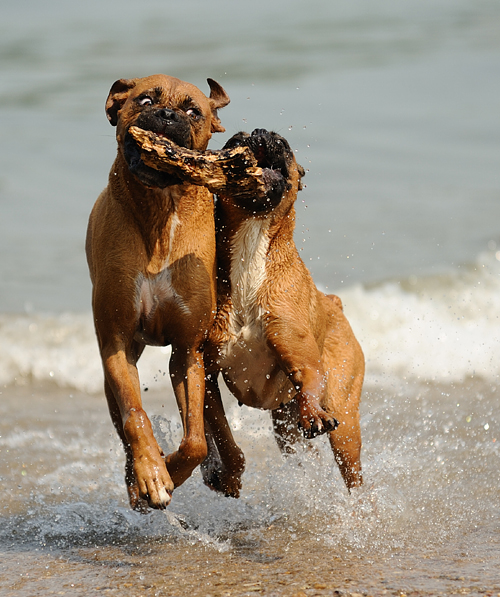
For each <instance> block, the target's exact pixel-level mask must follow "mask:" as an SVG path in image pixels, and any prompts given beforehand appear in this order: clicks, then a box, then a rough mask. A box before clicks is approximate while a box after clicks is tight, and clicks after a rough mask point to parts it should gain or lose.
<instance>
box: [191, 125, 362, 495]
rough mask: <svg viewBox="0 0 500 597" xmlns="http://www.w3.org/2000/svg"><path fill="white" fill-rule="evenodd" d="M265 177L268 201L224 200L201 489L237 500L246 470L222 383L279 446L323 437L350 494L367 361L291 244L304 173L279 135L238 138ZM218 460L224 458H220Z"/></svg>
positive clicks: (356, 473) (219, 209)
mask: <svg viewBox="0 0 500 597" xmlns="http://www.w3.org/2000/svg"><path fill="white" fill-rule="evenodd" d="M236 145H244V146H247V147H249V148H250V149H251V150H252V152H253V154H254V155H255V157H256V159H257V162H258V164H259V166H260V167H261V168H263V176H266V177H268V180H269V181H270V182H269V187H270V191H269V192H268V194H267V196H266V197H265V198H263V199H256V198H254V199H253V200H248V199H241V198H240V199H239V198H238V197H237V196H231V197H229V196H219V197H218V199H217V205H216V230H217V263H218V282H217V316H216V319H215V322H214V325H213V327H212V329H211V331H210V334H209V338H208V342H207V344H206V346H205V369H206V373H207V381H206V384H205V390H206V392H205V409H206V419H207V421H208V425H207V433H208V436H209V443H210V445H211V447H212V448H213V449H211V450H210V453H211V457H210V458H208V459H207V460H206V461H205V462H204V463H203V465H202V470H203V475H204V478H205V482H206V483H207V484H208V485H209V486H211V487H213V488H214V489H216V490H218V491H222V492H224V493H226V494H227V495H233V496H238V495H239V491H240V488H241V475H242V473H243V467H242V463H241V453H240V450H239V448H238V447H237V446H236V444H235V442H234V439H233V436H232V433H231V430H230V428H229V425H228V424H227V421H226V419H225V416H224V410H223V406H222V401H221V396H220V391H219V387H218V379H217V378H218V375H219V373H222V376H223V378H224V380H225V382H226V384H227V386H228V387H229V389H230V390H231V392H232V393H233V394H234V396H235V397H236V398H237V399H238V401H239V402H240V403H242V404H245V405H247V406H251V407H255V408H260V409H267V410H270V411H271V413H272V419H273V425H274V429H275V432H276V438H277V441H278V445H279V446H280V448H281V449H282V451H283V452H285V453H288V452H293V451H294V443H295V442H297V440H298V439H300V430H301V431H302V434H303V436H304V437H305V438H308V439H310V438H313V437H315V436H316V435H320V434H323V433H327V434H328V435H329V440H330V444H331V447H332V449H333V453H334V457H335V460H336V462H337V463H338V465H339V468H340V471H341V473H342V476H343V478H344V481H345V483H346V485H347V487H348V488H349V489H351V488H352V487H355V486H359V485H361V483H362V474H361V460H360V452H361V431H360V417H359V402H360V396H361V390H362V385H363V377H364V357H363V353H362V350H361V347H360V345H359V344H358V342H357V340H356V338H355V337H354V334H353V332H352V329H351V327H350V325H349V323H348V321H347V319H346V317H345V316H344V313H343V310H342V303H341V301H340V299H339V298H338V297H336V296H334V295H325V294H324V293H322V292H320V291H319V290H318V289H317V288H316V286H315V285H314V282H313V280H312V278H311V275H310V273H309V271H308V270H307V268H306V266H305V265H304V263H303V261H302V260H301V258H300V256H299V253H298V251H297V249H296V247H295V243H294V240H293V231H294V228H295V208H294V203H295V200H296V197H297V192H298V191H299V190H300V189H301V178H302V176H303V175H304V170H303V169H302V167H301V166H300V165H298V164H297V162H296V160H295V157H294V155H293V152H292V150H291V149H290V146H289V145H288V143H287V141H286V140H285V139H284V138H283V137H281V136H280V135H278V134H276V133H273V132H268V131H266V130H264V129H257V130H255V131H254V132H253V133H252V134H251V135H248V134H247V133H238V134H237V135H235V136H234V137H232V138H231V139H230V140H229V141H228V143H227V144H226V146H225V147H226V148H227V147H235V146H236ZM217 452H218V454H217Z"/></svg>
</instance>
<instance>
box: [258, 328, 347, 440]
mask: <svg viewBox="0 0 500 597" xmlns="http://www.w3.org/2000/svg"><path fill="white" fill-rule="evenodd" d="M267 331H268V338H269V344H270V345H271V346H272V347H273V349H274V350H275V353H276V356H277V358H278V360H279V362H280V364H281V366H282V368H283V370H284V371H285V372H286V373H287V375H288V377H289V378H290V380H291V382H292V383H293V385H294V387H295V389H296V390H297V394H296V400H297V403H298V407H299V421H298V424H299V427H301V428H302V432H303V434H304V437H305V438H306V439H311V438H313V437H316V436H317V435H321V434H323V433H327V432H328V431H333V430H334V429H336V427H337V426H338V421H337V420H336V419H335V418H334V417H333V415H332V414H331V413H328V412H326V411H325V410H324V409H323V408H322V406H321V404H322V402H323V401H322V397H323V395H324V393H325V374H324V371H323V365H322V363H321V355H320V352H319V350H318V345H317V343H316V340H315V338H314V336H313V335H312V334H310V333H306V332H304V330H300V329H294V327H293V324H290V322H286V324H285V323H284V322H282V321H281V322H280V321H279V320H278V321H276V322H275V323H274V324H270V325H269V326H268V330H267Z"/></svg>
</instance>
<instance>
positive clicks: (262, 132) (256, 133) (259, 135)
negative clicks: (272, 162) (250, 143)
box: [252, 129, 269, 137]
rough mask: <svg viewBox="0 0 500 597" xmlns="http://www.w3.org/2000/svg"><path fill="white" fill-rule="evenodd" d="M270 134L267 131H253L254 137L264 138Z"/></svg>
mask: <svg viewBox="0 0 500 597" xmlns="http://www.w3.org/2000/svg"><path fill="white" fill-rule="evenodd" d="M268 134H269V131H267V130H266V129H254V130H253V131H252V137H263V136H265V135H268Z"/></svg>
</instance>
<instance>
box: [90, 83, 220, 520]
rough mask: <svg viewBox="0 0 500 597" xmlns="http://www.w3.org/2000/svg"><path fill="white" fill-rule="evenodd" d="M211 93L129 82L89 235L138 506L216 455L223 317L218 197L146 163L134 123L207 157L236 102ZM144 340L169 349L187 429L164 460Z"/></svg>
mask: <svg viewBox="0 0 500 597" xmlns="http://www.w3.org/2000/svg"><path fill="white" fill-rule="evenodd" d="M208 84H209V86H210V97H206V96H205V95H204V94H203V93H202V92H201V91H200V90H199V89H198V88H197V87H195V86H194V85H191V84H190V83H185V82H184V81H180V80H179V79H175V78H173V77H168V76H165V75H154V76H150V77H145V78H143V79H121V80H119V81H116V82H115V83H114V84H113V86H112V87H111V91H110V92H109V96H108V99H107V101H106V114H107V116H108V119H109V121H110V123H111V124H112V125H113V126H116V127H117V129H116V138H117V141H118V154H117V157H116V160H115V162H114V164H113V167H112V168H111V172H110V175H109V182H108V186H107V188H106V189H105V190H104V191H103V192H102V194H101V195H100V196H99V198H98V199H97V202H96V204H95V206H94V209H93V211H92V214H91V216H90V221H89V227H88V232H87V245H86V249H87V259H88V263H89V268H90V275H91V278H92V283H93V294H92V306H93V311H94V318H95V326H96V332H97V338H98V343H99V348H100V352H101V357H102V362H103V366H104V374H105V382H104V383H105V393H106V398H107V400H108V406H109V410H110V413H111V418H112V420H113V423H114V425H115V427H116V429H117V431H118V434H119V436H120V438H121V440H122V442H123V445H124V448H125V453H126V467H125V472H126V475H125V479H126V484H127V487H128V492H129V499H130V504H131V506H132V507H133V508H136V509H142V508H143V507H144V506H145V504H144V502H143V501H142V500H147V502H148V503H149V505H150V506H152V507H153V508H164V507H165V506H167V505H168V503H169V502H170V499H171V493H172V491H173V489H174V487H177V486H179V485H180V484H181V483H183V482H184V481H185V480H186V479H187V478H188V477H189V476H190V474H191V473H192V471H193V469H194V468H195V467H196V466H197V465H198V464H200V463H201V462H202V461H203V460H204V459H205V456H206V454H207V445H206V441H205V437H204V424H203V396H204V385H205V383H204V376H205V370H204V366H203V356H202V352H201V347H202V344H203V342H204V340H205V337H206V335H207V332H208V330H209V328H210V327H211V325H212V321H213V317H214V313H215V306H216V303H215V297H216V293H215V228H214V215H213V211H214V203H213V196H212V194H211V193H210V192H209V191H207V190H206V189H205V188H203V187H199V186H192V185H189V184H187V183H182V181H180V180H179V179H177V178H176V177H175V176H173V175H171V174H168V173H165V172H159V171H157V170H153V169H152V168H149V167H147V166H146V165H145V164H144V163H143V162H142V160H141V159H140V153H139V150H138V148H137V146H136V144H135V142H134V140H133V139H132V137H131V135H130V134H129V133H128V129H129V128H130V127H131V126H132V125H136V126H139V127H140V128H142V129H145V130H150V131H153V132H155V133H156V134H158V135H160V136H165V137H166V138H168V139H170V140H172V141H173V142H175V143H176V144H177V145H180V146H182V147H187V148H189V149H195V150H205V149H206V147H207V144H208V141H209V139H210V137H211V136H212V133H214V132H223V131H224V128H223V127H222V126H221V123H220V120H219V118H218V116H217V109H218V108H222V107H223V106H225V105H227V104H228V103H229V97H228V96H227V94H226V92H225V91H224V90H223V89H222V87H221V86H220V85H219V84H218V83H216V82H215V81H213V80H212V79H208ZM146 344H150V345H156V346H165V345H168V344H170V345H172V357H171V360H170V375H171V378H172V382H173V387H174V392H175V396H176V399H177V402H178V406H179V410H180V413H181V417H182V422H183V425H184V437H183V439H182V442H181V444H180V446H179V449H178V451H176V452H174V453H173V454H170V455H169V456H167V457H166V458H165V457H164V454H163V453H162V451H161V449H160V448H159V446H158V444H157V442H156V440H155V438H154V436H153V431H152V428H151V424H150V421H149V419H148V417H147V415H146V413H145V411H144V410H143V407H142V402H141V395H140V388H139V378H138V374H137V368H136V363H137V360H138V359H139V357H140V355H141V353H142V351H143V350H144V347H145V346H146Z"/></svg>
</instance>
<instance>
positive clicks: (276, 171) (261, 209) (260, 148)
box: [224, 129, 305, 215]
mask: <svg viewBox="0 0 500 597" xmlns="http://www.w3.org/2000/svg"><path fill="white" fill-rule="evenodd" d="M238 146H244V147H248V148H249V149H250V150H251V151H252V153H253V154H254V156H255V159H256V160H257V165H258V166H260V167H261V168H262V177H263V179H264V181H265V183H266V186H267V187H268V189H269V190H268V191H267V193H266V196H265V197H264V198H262V199H260V198H257V197H254V198H252V199H251V200H249V199H246V198H244V199H242V198H241V197H237V196H236V197H233V198H232V201H234V203H236V205H238V206H239V207H241V208H243V209H245V210H247V211H250V212H251V213H253V214H256V215H257V214H264V213H266V212H269V211H271V210H273V209H276V207H277V206H278V205H279V204H280V203H281V202H282V200H283V199H284V198H285V197H289V198H290V199H291V202H293V201H295V197H296V196H297V191H299V190H300V189H301V188H302V184H301V178H302V177H303V176H304V174H305V172H304V169H303V168H302V166H300V165H299V164H297V162H296V160H295V156H294V155H293V151H292V150H291V148H290V145H289V144H288V141H287V140H286V139H285V138H284V137H281V135H278V133H274V132H272V131H267V130H266V129H255V130H254V131H253V132H252V134H251V135H249V134H248V133H245V132H240V133H236V135H233V136H232V137H231V138H230V139H229V140H228V141H227V143H226V144H225V146H224V149H230V148H232V147H238Z"/></svg>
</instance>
